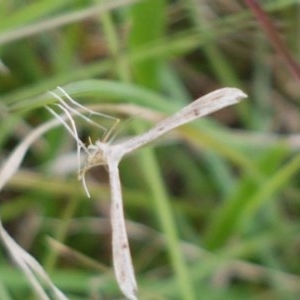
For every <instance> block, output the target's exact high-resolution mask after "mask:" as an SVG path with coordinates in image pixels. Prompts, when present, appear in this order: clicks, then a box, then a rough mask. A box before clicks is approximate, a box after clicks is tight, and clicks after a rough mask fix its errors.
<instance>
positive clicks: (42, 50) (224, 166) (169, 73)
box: [0, 0, 300, 300]
mask: <svg viewBox="0 0 300 300" xmlns="http://www.w3.org/2000/svg"><path fill="white" fill-rule="evenodd" d="M248 2H251V1H248ZM259 3H260V4H261V5H262V7H263V8H264V10H265V12H266V14H267V15H268V16H269V17H270V18H271V19H272V22H273V24H274V26H275V28H276V34H278V36H279V37H280V38H281V40H282V41H283V43H284V44H285V46H286V48H287V49H288V51H289V52H290V53H291V55H292V56H293V58H294V59H295V60H297V59H299V53H300V51H299V47H300V42H299V31H300V5H299V1H296V0H294V1H292V0H272V1H259ZM264 29H265V28H264V27H263V25H261V23H260V22H259V20H258V19H256V17H255V16H254V14H253V12H252V11H251V10H250V9H249V7H248V6H247V5H246V3H245V2H244V1H237V0H228V1H218V0H212V1H208V0H207V1H205V0H202V1H200V0H177V1H163V0H147V1H146V0H144V1H133V0H127V1H125V0H123V1H121V0H114V1H100V0H98V1H97V0H94V1H88V0H75V1H69V0H59V1H57V0H52V1H50V0H40V1H36V0H35V1H33V0H32V1H24V0H13V1H11V0H2V1H1V2H0V59H1V64H0V97H1V98H0V105H1V109H0V114H1V115H0V116H1V117H0V147H1V152H0V159H1V164H3V163H4V162H5V161H6V160H7V157H8V156H9V155H10V153H11V152H12V150H13V149H14V148H15V147H16V146H17V145H18V143H19V142H21V141H22V140H23V139H24V138H25V137H26V136H27V135H28V134H29V133H30V132H32V130H33V129H35V128H37V127H38V126H39V125H41V124H43V123H44V122H46V121H47V120H50V119H51V118H52V117H51V115H50V114H49V112H48V111H47V110H46V109H45V108H44V105H45V104H50V103H54V102H55V101H56V100H55V99H54V98H53V97H52V96H51V95H50V94H49V93H48V91H50V90H54V89H55V88H56V87H57V86H62V87H63V88H64V89H65V90H66V91H67V92H68V93H69V94H70V96H71V97H72V98H74V99H76V100H77V101H78V102H80V103H81V104H84V105H90V104H93V105H97V109H98V111H100V112H103V113H106V114H109V115H111V116H114V117H117V118H120V120H121V122H120V124H119V125H118V128H117V129H116V134H115V137H114V140H117V139H122V138H124V137H126V136H128V135H136V134H138V133H141V132H143V131H144V130H146V129H147V128H150V127H151V124H153V122H155V120H157V119H158V118H159V117H161V116H162V115H169V114H172V113H173V112H175V111H176V110H178V109H180V108H181V107H183V106H184V105H186V104H187V103H190V102H191V101H193V100H194V99H196V98H198V97H200V96H202V95H204V94H206V93H208V92H210V91H212V90H214V89H217V88H220V87H224V86H234V87H238V88H241V89H242V90H243V91H245V92H246V93H247V94H248V96H249V97H248V99H247V100H245V101H243V103H241V104H238V105H236V106H233V107H230V108H226V109H224V110H222V111H220V112H217V113H215V114H213V115H212V116H210V117H206V118H204V119H202V120H199V121H195V122H193V123H192V124H189V125H186V126H184V127H183V128H180V129H178V130H176V132H173V133H171V134H169V135H166V136H165V137H164V138H162V139H161V140H160V141H158V142H156V143H154V144H152V145H150V146H148V147H145V148H143V149H141V150H139V151H137V152H136V153H133V154H132V155H130V156H129V157H128V158H126V159H125V160H124V161H123V162H122V164H121V166H120V171H121V178H122V185H123V197H124V206H125V214H126V218H127V220H128V224H127V225H128V235H129V239H130V245H131V251H132V256H133V263H134V266H135V269H136V274H137V280H138V283H139V295H140V299H186V300H190V299H222V300H223V299H272V300H274V299H284V300H286V299H299V293H300V259H299V256H300V239H299V229H300V221H299V216H300V199H299V179H298V178H299V176H298V173H299V169H300V154H299V153H298V149H299V147H300V143H299V142H300V136H298V131H299V127H300V126H299V125H300V122H299V120H300V119H299V78H298V79H297V77H296V76H294V75H293V73H292V72H291V71H290V68H289V65H288V63H287V62H286V61H285V60H284V58H283V56H282V53H280V52H278V51H275V50H274V47H272V39H270V36H269V35H267V34H266V33H265V31H264ZM107 104H109V106H107ZM120 104H130V105H129V106H128V105H126V106H120ZM141 109H147V110H141ZM97 122H99V123H101V124H102V125H103V126H104V127H105V128H107V129H109V128H110V127H111V126H113V124H112V120H111V119H109V118H105V117H103V118H99V120H98V119H97ZM77 126H78V131H79V134H80V137H81V138H82V139H83V141H84V142H86V143H88V138H89V137H91V139H92V140H93V141H95V140H97V139H101V138H103V136H104V135H105V132H101V131H100V130H99V129H98V128H95V127H93V126H90V125H89V124H84V122H79V120H78V123H77ZM75 151H76V148H75V142H74V140H73V138H72V137H71V136H70V135H69V134H68V132H67V131H66V129H65V128H62V127H60V128H56V129H53V130H52V131H50V132H49V133H47V134H45V135H44V136H43V137H41V138H40V139H39V140H37V141H36V142H35V143H34V144H33V145H32V147H31V148H30V150H29V152H28V153H27V155H26V157H25V159H24V161H23V163H22V165H21V168H20V169H19V170H18V172H17V174H16V175H15V176H14V177H13V178H12V179H11V180H10V182H9V184H8V185H7V186H5V188H4V189H3V190H2V191H1V194H0V202H1V206H0V214H1V218H2V220H3V223H4V225H5V228H6V229H7V230H8V231H9V233H10V234H11V235H12V236H13V237H14V238H15V239H16V241H17V242H18V243H19V244H20V245H22V247H24V248H25V249H27V250H28V251H29V252H30V253H32V254H33V255H34V256H35V257H36V258H37V260H38V261H39V262H41V264H42V265H43V266H44V268H45V269H46V270H47V271H48V272H49V274H50V276H51V278H52V279H53V281H54V282H55V284H56V285H57V286H58V287H59V288H60V289H61V290H63V291H64V293H65V294H66V295H67V296H68V297H69V298H70V299H75V300H77V299H78V300H79V299H120V298H121V297H122V296H121V293H120V291H119V289H118V287H117V284H116V282H115V279H114V276H113V271H112V262H111V232H110V223H109V203H110V196H109V185H108V180H107V174H106V170H105V168H101V167H99V168H95V169H93V170H91V171H89V173H88V174H87V184H88V187H89V189H90V192H91V198H90V199H88V198H87V196H86V195H85V193H84V190H83V188H82V186H81V184H80V182H79V181H78V180H77V174H76V173H77V170H76V167H77V166H76V159H74V153H75ZM1 250H2V251H1V256H0V260H1V267H0V299H1V300H11V299H35V296H34V293H33V291H32V288H31V287H30V286H29V284H28V282H27V281H26V278H25V277H24V276H23V275H22V274H21V272H20V271H19V270H17V269H16V268H15V267H13V264H12V263H11V261H10V259H9V257H8V255H7V253H6V252H5V251H4V248H3V247H2V248H1Z"/></svg>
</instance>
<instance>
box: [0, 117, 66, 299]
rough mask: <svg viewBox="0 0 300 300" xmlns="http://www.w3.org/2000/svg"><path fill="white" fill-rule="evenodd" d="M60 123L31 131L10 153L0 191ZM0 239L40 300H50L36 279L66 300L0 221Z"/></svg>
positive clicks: (53, 123)
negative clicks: (34, 145)
mask: <svg viewBox="0 0 300 300" xmlns="http://www.w3.org/2000/svg"><path fill="white" fill-rule="evenodd" d="M59 124H60V123H59V122H58V121H57V120H52V121H50V122H47V123H45V124H43V125H42V126H40V127H38V128H36V129H35V130H34V131H32V132H31V133H30V134H29V135H28V136H27V137H26V138H25V139H24V140H23V141H22V142H21V143H20V144H19V145H18V146H17V148H16V149H15V150H14V151H13V152H12V154H11V155H10V157H9V158H8V159H7V161H6V162H5V164H4V165H3V166H2V168H1V170H0V191H1V190H2V189H3V187H4V186H5V185H6V183H7V182H8V181H9V179H10V178H11V177H12V176H13V175H14V174H15V173H16V172H17V170H18V169H19V167H20V165H21V163H22V160H23V158H24V156H25V154H26V152H27V150H28V149H29V147H30V146H31V144H32V143H33V142H34V141H35V140H36V139H38V138H39V137H40V136H41V135H42V134H44V133H45V132H47V131H48V130H50V129H51V128H53V127H55V126H58V125H59ZM0 239H1V241H2V243H3V245H4V246H5V247H6V249H7V251H8V252H9V254H10V255H11V257H12V258H13V260H14V261H15V263H16V264H17V265H18V266H19V268H20V269H21V270H22V271H23V272H24V274H25V275H26V277H27V279H28V280H29V282H30V283H31V285H32V287H33V288H34V290H35V292H36V294H37V295H38V296H39V298H40V299H42V300H48V299H50V298H49V297H48V295H47V294H46V292H45V291H44V289H43V286H42V285H41V284H40V283H39V281H38V279H37V278H40V279H41V280H42V281H43V282H44V283H45V284H46V285H48V286H49V288H50V291H52V293H53V295H54V297H55V299H57V300H66V299H67V298H66V297H65V296H64V295H63V293H62V292H61V291H60V290H58V289H57V288H56V287H55V285H54V284H53V283H52V281H51V280H50V278H49V277H48V275H47V273H46V272H45V271H44V270H43V268H42V267H41V266H40V264H39V263H38V262H37V261H36V260H35V259H34V258H33V257H32V256H31V255H29V254H28V253H27V252H26V251H25V250H24V249H22V248H21V247H20V246H19V245H18V244H17V243H16V242H15V241H14V240H13V239H12V238H11V237H10V236H9V234H8V233H7V232H6V231H5V229H4V227H3V226H2V222H1V220H0Z"/></svg>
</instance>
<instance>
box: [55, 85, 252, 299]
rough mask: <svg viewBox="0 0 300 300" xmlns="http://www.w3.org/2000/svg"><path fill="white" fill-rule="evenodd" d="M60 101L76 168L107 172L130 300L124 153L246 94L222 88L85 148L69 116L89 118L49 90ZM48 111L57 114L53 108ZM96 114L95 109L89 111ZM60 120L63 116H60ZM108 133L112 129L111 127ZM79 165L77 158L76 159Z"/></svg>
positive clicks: (133, 290) (115, 245)
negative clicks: (137, 130) (143, 128)
mask: <svg viewBox="0 0 300 300" xmlns="http://www.w3.org/2000/svg"><path fill="white" fill-rule="evenodd" d="M59 90H60V92H61V93H62V94H63V95H64V96H65V97H66V98H67V99H68V100H69V102H70V103H71V104H73V105H74V106H76V107H77V108H80V109H82V111H85V112H89V113H91V111H90V110H86V109H84V108H83V107H82V106H81V105H79V104H78V103H77V102H76V101H75V100H73V99H72V98H71V97H70V96H69V95H68V94H67V93H66V92H65V91H64V90H63V89H62V88H59ZM52 95H54V96H55V97H56V98H57V99H58V100H59V102H60V105H59V107H60V108H61V109H62V110H63V112H64V113H65V114H66V115H67V118H68V119H69V121H70V122H71V127H70V126H69V125H68V124H67V123H66V122H62V123H63V125H64V126H65V127H66V128H67V130H68V131H69V132H70V133H71V134H72V136H73V137H74V138H75V140H76V142H77V153H78V157H79V156H80V149H81V148H83V149H84V151H85V152H86V154H87V160H86V163H85V164H84V166H83V167H79V169H80V172H79V173H80V174H82V178H84V174H85V172H86V171H87V170H88V169H90V168H92V167H94V166H97V165H106V166H107V169H108V173H109V181H110V190H111V226H112V252H113V265H114V270H115V275H116V279H117V282H118V284H119V287H120V289H121V291H122V292H123V294H124V295H125V296H126V297H127V298H128V299H131V300H135V299H137V283H136V279H135V274H134V268H133V265H132V260H131V255H130V249H129V243H128V237H127V232H126V227H125V219H124V211H123V201H122V189H121V183H120V177H119V169H118V165H119V162H120V161H121V159H122V158H123V156H124V155H125V154H128V153H130V152H132V151H134V150H136V149H138V148H140V147H142V146H143V145H145V144H147V143H149V142H152V141H153V140H155V139H157V138H159V137H160V136H161V135H163V134H164V133H166V132H168V131H170V130H172V129H175V128H176V127H179V126H181V125H184V124H186V123H188V122H191V121H194V120H196V119H198V118H200V117H202V116H205V115H207V114H210V113H212V112H214V111H217V110H219V109H221V108H224V107H226V106H229V105H233V104H235V103H238V102H239V101H240V100H242V99H243V98H245V97H247V95H246V94H245V93H243V92H242V91H241V90H239V89H236V88H222V89H219V90H216V91H214V92H212V93H209V94H207V95H205V96H203V97H201V98H199V99H197V100H195V101H194V102H192V103H191V104H189V105H187V106H185V107H184V108H183V109H181V110H180V111H178V112H177V113H175V114H174V115H172V116H170V117H167V118H165V119H163V120H162V121H160V122H158V123H157V124H156V125H155V126H154V127H152V128H151V129H150V130H149V131H147V132H145V133H143V134H141V135H137V136H135V137H131V138H129V139H127V140H126V141H122V142H116V143H114V144H112V145H111V144H110V143H108V142H107V141H106V140H104V141H101V140H98V141H96V142H95V144H92V143H91V144H90V145H89V146H88V147H86V146H85V145H84V144H83V143H82V142H81V141H80V139H79V138H78V134H77V130H76V126H75V123H74V121H73V120H72V115H73V114H76V115H78V116H80V117H82V118H83V119H84V120H87V121H88V122H90V121H89V118H87V117H85V116H82V114H81V113H79V112H75V111H73V108H70V106H69V105H68V104H67V103H66V102H65V101H64V100H63V99H62V98H61V97H59V96H57V94H55V93H52ZM50 112H51V113H52V114H53V115H54V116H55V117H58V115H57V114H56V113H53V111H51V109H50ZM92 113H95V112H92ZM59 119H60V120H63V118H62V117H59ZM109 132H112V131H111V130H110V131H109ZM78 164H79V166H81V163H80V161H79V162H78ZM83 185H84V189H85V190H86V192H87V195H88V196H89V192H88V189H87V187H86V184H85V180H84V179H83Z"/></svg>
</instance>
